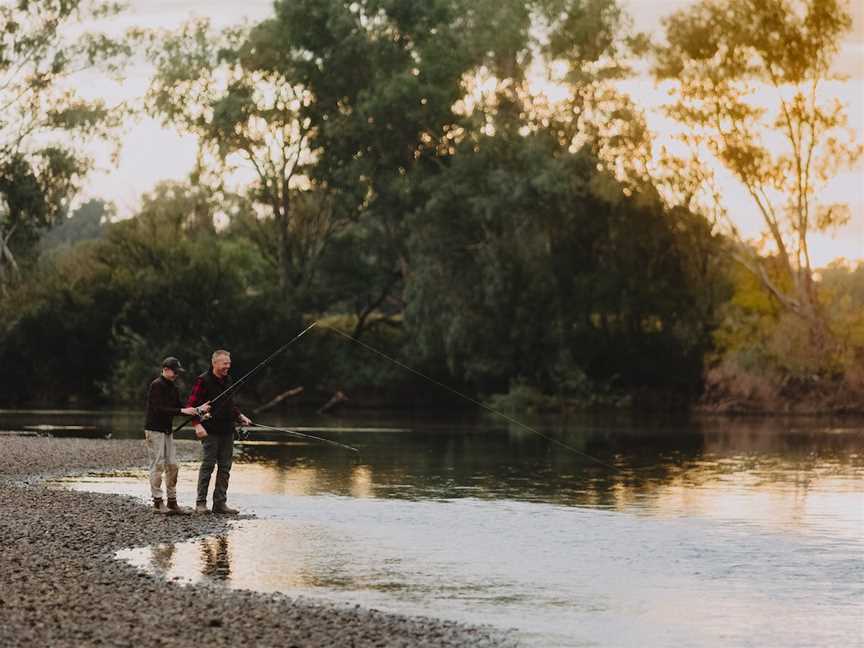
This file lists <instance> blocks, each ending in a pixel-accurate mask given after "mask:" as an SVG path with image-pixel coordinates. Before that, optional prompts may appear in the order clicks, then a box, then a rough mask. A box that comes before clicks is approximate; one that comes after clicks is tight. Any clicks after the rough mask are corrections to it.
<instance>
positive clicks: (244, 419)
mask: <svg viewBox="0 0 864 648" xmlns="http://www.w3.org/2000/svg"><path fill="white" fill-rule="evenodd" d="M233 414H234V420H235V421H237V422H238V423H240V425H252V419H250V418H249V417H248V416H246V415H245V414H244V413H243V412H241V411H240V408H239V407H237V406H236V405H234V410H233Z"/></svg>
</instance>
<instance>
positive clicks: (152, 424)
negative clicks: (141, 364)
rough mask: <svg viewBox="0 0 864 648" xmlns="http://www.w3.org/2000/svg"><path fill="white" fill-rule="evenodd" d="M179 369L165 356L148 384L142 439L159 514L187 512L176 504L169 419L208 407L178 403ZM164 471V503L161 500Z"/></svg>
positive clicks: (175, 461) (202, 403) (191, 414)
mask: <svg viewBox="0 0 864 648" xmlns="http://www.w3.org/2000/svg"><path fill="white" fill-rule="evenodd" d="M181 371H183V367H181V366H180V361H179V360H178V359H177V358H174V357H168V358H165V359H164V360H163V361H162V374H161V375H160V376H159V377H158V378H157V379H156V380H154V381H153V382H151V383H150V387H149V388H148V390H147V415H146V418H147V420H146V423H145V424H144V438H145V439H146V440H147V449H148V451H149V454H150V493H151V495H152V496H153V507H154V508H155V509H156V510H157V511H158V512H160V513H188V512H189V511H188V510H186V509H183V508H181V507H180V506H178V505H177V472H178V468H177V451H176V449H175V447H174V435H173V434H172V433H171V432H172V430H171V420H172V419H173V418H174V417H175V416H177V415H178V414H185V415H186V416H194V415H196V414H197V415H199V416H200V415H201V414H204V413H206V412H207V411H208V410H209V409H210V405H209V403H206V402H204V401H202V402H201V406H200V407H197V408H196V407H181V406H180V392H179V391H178V389H177V385H175V384H174V381H175V380H177V375H178V374H179V373H180V372H181ZM163 472H164V473H165V494H166V495H167V497H168V503H167V506H166V504H165V503H164V502H163V501H162V473H163Z"/></svg>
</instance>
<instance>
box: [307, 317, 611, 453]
mask: <svg viewBox="0 0 864 648" xmlns="http://www.w3.org/2000/svg"><path fill="white" fill-rule="evenodd" d="M321 326H322V327H324V328H326V329H329V330H331V331H333V332H334V333H338V334H339V335H341V336H342V337H344V338H347V339H349V340H351V341H352V342H355V343H357V344H359V345H360V346H362V347H363V348H365V349H368V350H369V351H372V352H373V353H376V354H377V355H379V356H381V357H382V358H385V359H386V360H389V361H390V362H392V363H393V364H395V365H398V366H399V367H402V368H403V369H405V370H406V371H410V372H411V373H413V374H415V375H417V376H420V377H421V378H423V379H425V380H428V381H429V382H431V383H432V384H434V385H437V386H438V387H441V388H442V389H446V390H447V391H449V392H451V393H453V394H456V395H457V396H459V397H460V398H464V399H465V400H467V401H468V402H469V403H473V404H474V405H476V406H477V407H481V408H483V409H484V410H486V411H487V412H490V413H492V414H495V415H496V416H500V417H501V418H503V419H505V420H506V421H509V422H510V423H513V424H514V425H518V426H519V427H521V428H522V429H524V430H528V431H529V432H533V433H534V434H536V435H538V436H540V437H542V438H544V439H546V440H547V441H551V442H552V443H554V444H556V445H559V446H561V447H562V448H566V449H567V450H569V451H570V452H575V453H576V454H578V455H581V456H583V457H585V458H587V459H590V460H591V461H593V462H595V463H597V464H600V465H601V466H605V467H606V468H611V469H612V470H618V468H616V467H615V466H613V465H611V464H608V463H606V462H605V461H601V460H600V459H597V458H596V457H592V456H591V455H589V454H587V453H585V452H582V451H581V450H579V449H578V448H574V447H573V446H571V445H569V444H567V443H564V442H563V441H560V440H559V439H556V438H555V437H552V436H549V435H548V434H543V433H542V432H540V431H539V430H535V429H534V428H533V427H531V426H530V425H526V424H525V423H523V422H522V421H518V420H516V419H515V418H513V417H512V416H508V415H507V414H505V413H504V412H500V411H498V410H496V409H494V408H492V407H489V406H488V405H486V404H485V403H481V402H480V401H478V400H475V399H473V398H471V397H470V396H467V395H465V394H463V393H461V392H460V391H458V390H456V389H453V388H452V387H450V386H449V385H445V384H444V383H442V382H440V381H438V380H435V379H434V378H432V377H431V376H427V375H426V374H424V373H422V372H420V371H418V370H417V369H414V368H413V367H409V366H408V365H406V364H405V363H403V362H400V361H399V360H397V359H396V358H393V357H391V356H389V355H387V354H386V353H384V352H383V351H379V350H378V349H376V348H375V347H372V346H370V345H368V344H366V343H365V342H361V341H360V340H358V339H357V338H355V337H352V336H350V335H348V334H347V333H343V332H342V331H340V330H339V329H335V328H333V327H332V326H328V325H327V324H322V325H321Z"/></svg>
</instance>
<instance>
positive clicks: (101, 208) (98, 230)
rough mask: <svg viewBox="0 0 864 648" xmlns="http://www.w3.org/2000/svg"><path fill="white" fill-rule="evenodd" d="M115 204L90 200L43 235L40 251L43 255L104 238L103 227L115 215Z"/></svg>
mask: <svg viewBox="0 0 864 648" xmlns="http://www.w3.org/2000/svg"><path fill="white" fill-rule="evenodd" d="M115 213H116V209H115V207H114V205H113V204H111V203H106V202H105V201H103V200H96V199H93V200H88V201H87V202H86V203H84V204H83V205H81V206H80V207H79V208H78V209H76V210H75V211H74V212H72V214H70V215H69V217H68V218H65V219H64V220H63V221H61V222H59V223H57V224H56V225H55V226H54V227H52V228H51V229H50V230H48V231H47V232H45V233H44V234H43V235H42V238H41V239H40V241H39V249H40V251H41V252H42V253H45V252H49V251H51V250H56V249H57V248H63V249H68V248H70V247H71V246H73V245H74V244H76V243H80V242H81V241H90V240H93V239H98V238H100V237H101V236H102V226H103V225H105V224H107V223H108V222H109V221H110V220H111V218H112V217H113V216H114V215H115Z"/></svg>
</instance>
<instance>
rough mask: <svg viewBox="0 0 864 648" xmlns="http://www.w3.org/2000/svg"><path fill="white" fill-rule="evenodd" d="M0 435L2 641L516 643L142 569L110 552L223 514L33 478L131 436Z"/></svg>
mask: <svg viewBox="0 0 864 648" xmlns="http://www.w3.org/2000/svg"><path fill="white" fill-rule="evenodd" d="M0 442H2V446H3V447H2V452H0V502H2V504H0V562H2V568H0V645H2V646H34V645H47V646H54V647H56V646H85V645H86V646H91V645H93V646H95V645H100V646H131V645H136V646H140V645H146V646H195V647H196V648H197V647H200V646H202V645H204V646H234V645H247V646H286V647H287V646H296V647H298V648H299V647H304V648H305V647H307V646H309V647H313V646H328V647H332V646H356V647H361V646H388V647H390V646H406V647H407V646H411V647H414V646H429V647H431V646H484V647H485V646H514V645H516V642H515V640H514V639H512V638H511V637H508V636H506V635H504V634H502V633H499V632H497V631H495V630H492V629H489V628H477V627H471V626H465V625H460V624H456V623H452V622H448V621H442V620H438V619H431V618H425V617H405V616H399V615H391V614H385V613H382V612H378V611H375V610H367V609H362V608H360V607H353V608H352V607H346V606H339V605H333V606H328V605H320V604H312V603H310V602H307V601H302V600H296V599H291V598H289V597H287V596H283V595H267V594H260V593H256V592H245V591H236V590H229V589H225V588H222V587H218V586H214V585H206V584H202V585H179V584H177V583H172V582H169V581H165V580H164V579H161V578H159V577H156V576H150V575H147V574H144V573H141V572H139V571H137V570H136V569H135V568H133V567H132V566H130V565H128V564H126V563H125V562H123V561H120V560H116V559H114V558H113V556H114V553H115V552H116V551H117V550H119V549H122V548H125V547H131V546H140V545H147V544H154V543H159V542H171V541H182V540H187V539H189V538H192V537H195V536H200V535H205V534H211V533H217V532H220V531H223V530H225V528H226V527H227V525H228V524H229V523H230V522H229V520H228V519H226V518H224V517H220V516H215V515H190V516H164V515H158V514H155V513H154V512H153V511H152V510H151V509H150V508H149V507H148V506H146V505H145V504H144V503H142V502H141V501H140V500H136V499H134V498H130V497H123V496H119V495H103V494H95V493H82V492H74V491H66V490H62V489H56V488H49V487H48V486H47V485H46V484H45V483H44V477H46V476H49V475H51V476H59V475H65V474H73V473H82V472H86V471H92V470H113V469H118V468H124V467H130V466H141V465H142V463H143V462H144V458H145V453H144V448H143V445H142V443H141V442H140V441H117V440H114V441H109V440H99V441H92V440H81V439H46V438H32V437H26V438H25V437H15V436H9V437H3V438H2V439H0ZM178 445H179V446H180V448H179V450H180V454H181V457H182V458H186V459H188V458H193V457H194V456H196V453H197V450H198V447H197V444H196V443H194V442H180V443H179V444H178ZM142 487H144V485H143V484H142Z"/></svg>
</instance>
